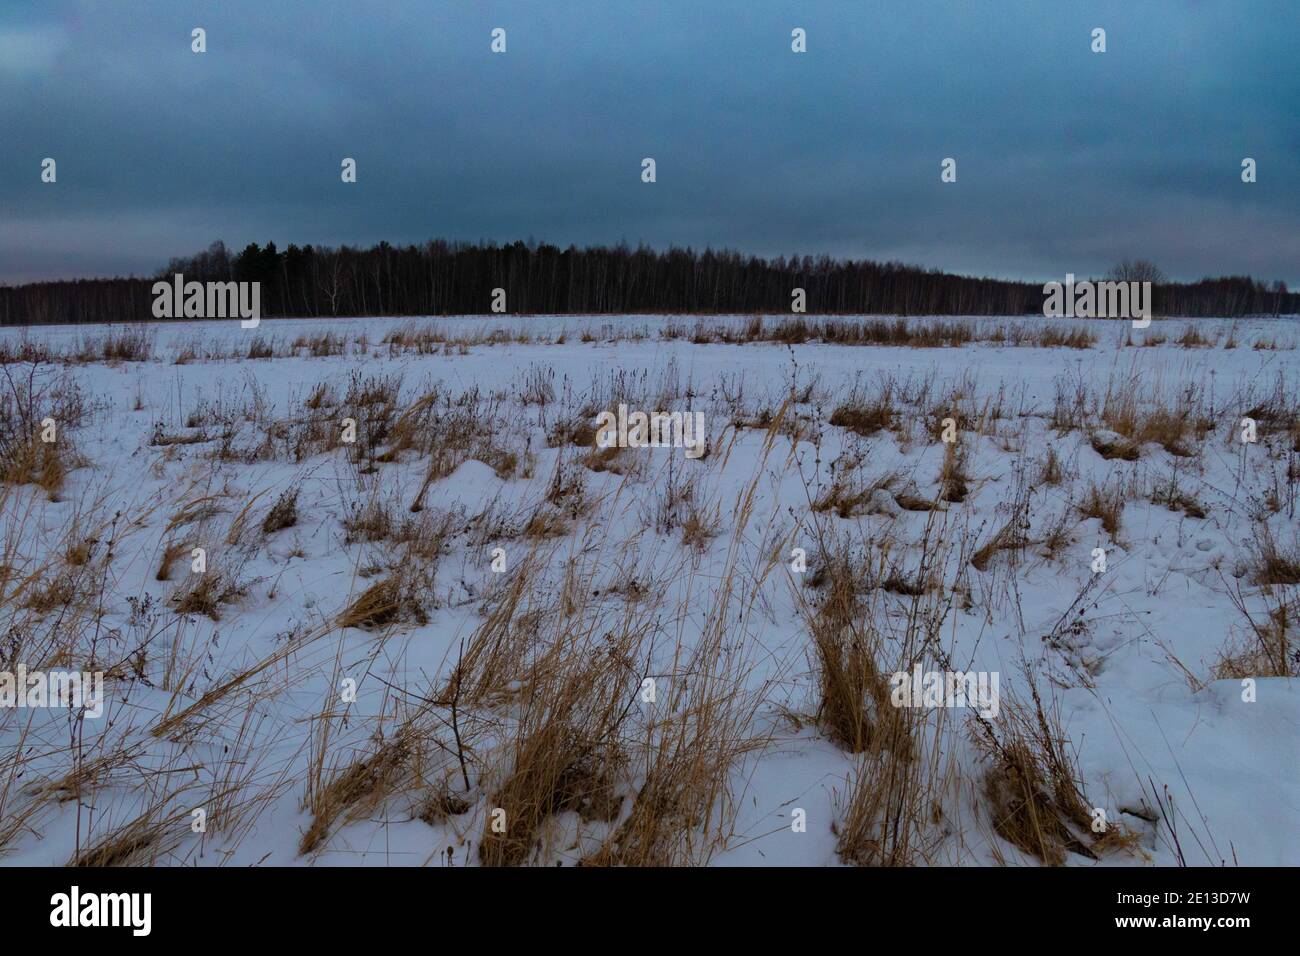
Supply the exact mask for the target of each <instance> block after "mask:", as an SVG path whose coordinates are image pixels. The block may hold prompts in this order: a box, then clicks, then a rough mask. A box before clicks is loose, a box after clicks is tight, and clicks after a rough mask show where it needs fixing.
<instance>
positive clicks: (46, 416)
mask: <svg viewBox="0 0 1300 956" xmlns="http://www.w3.org/2000/svg"><path fill="white" fill-rule="evenodd" d="M789 321H790V319H789V317H767V318H766V320H764V321H761V322H757V321H756V320H755V319H754V318H752V317H736V318H734V319H713V318H710V319H702V320H701V319H696V318H694V317H685V318H683V317H642V316H633V317H627V318H613V319H611V318H609V317H591V318H585V317H572V316H569V317H546V316H540V317H511V316H490V317H474V318H456V319H364V320H363V319H335V320H320V321H314V320H297V319H295V320H288V319H284V320H263V322H262V323H261V325H260V327H259V328H257V329H255V330H245V329H241V328H240V326H239V323H238V321H233V320H232V321H225V322H206V323H205V322H174V323H155V324H150V325H146V326H130V327H123V326H114V327H95V328H88V327H47V328H30V329H4V330H0V359H3V364H0V374H3V380H2V381H0V388H2V389H3V393H4V396H3V399H0V412H2V415H0V419H2V421H3V439H2V443H0V450H2V451H3V459H2V460H0V465H2V466H3V468H4V477H5V483H4V484H0V502H3V520H2V522H0V535H2V536H3V543H2V545H0V547H2V548H3V553H2V554H0V614H2V615H3V617H4V620H3V622H0V672H10V673H15V672H16V671H17V669H18V667H19V665H22V666H23V667H24V668H25V669H26V671H27V672H29V673H30V672H39V673H46V674H49V673H53V672H58V671H77V672H86V673H88V674H90V673H95V672H102V673H103V675H104V677H103V681H104V685H103V694H104V699H103V712H102V715H100V716H94V715H93V714H91V713H89V712H87V710H86V709H82V710H75V709H73V710H69V709H59V708H51V707H43V708H42V707H29V706H21V707H20V706H7V707H5V708H3V709H0V864H8V865H13V864H20V865H21V864H42V865H45V864H63V863H67V862H73V861H81V862H86V863H99V864H121V865H137V864H145V865H148V864H154V865H182V864H184V865H235V866H243V865H256V864H268V865H269V864H275V865H289V864H300V865H454V866H461V865H483V864H522V865H556V864H557V863H560V864H562V865H566V866H567V865H575V864H578V863H583V864H587V865H605V864H634V865H635V864H672V865H699V864H705V863H708V864H718V865H762V866H773V865H838V864H842V863H843V864H855V863H856V864H868V865H870V864H903V865H926V864H933V865H947V864H960V865H997V864H1010V865H1041V864H1060V863H1064V864H1068V865H1083V866H1096V865H1101V866H1151V865H1160V866H1169V865H1176V864H1178V863H1180V862H1183V863H1186V864H1189V865H1206V864H1209V865H1220V864H1225V863H1226V864H1227V865H1233V864H1242V865H1247V864H1253V865H1269V866H1274V865H1289V866H1294V865H1298V864H1300V763H1298V762H1297V744H1298V743H1300V692H1298V691H1297V689H1296V688H1295V687H1294V684H1293V681H1292V680H1291V675H1292V674H1293V673H1294V671H1295V670H1296V668H1297V667H1298V666H1300V655H1298V654H1297V651H1296V650H1295V647H1296V644H1295V638H1296V630H1295V628H1296V621H1297V619H1298V618H1297V615H1300V603H1298V596H1300V591H1298V590H1297V588H1298V587H1300V523H1297V514H1296V506H1297V489H1300V417H1298V409H1300V381H1298V380H1300V360H1298V358H1297V355H1298V353H1297V351H1296V346H1297V343H1298V342H1300V326H1298V324H1297V323H1296V322H1295V320H1293V319H1292V320H1287V319H1279V320H1266V319H1261V320H1249V321H1228V320H1199V321H1195V322H1188V321H1183V320H1164V321H1161V320H1157V321H1156V322H1155V323H1153V324H1152V326H1151V327H1150V328H1149V329H1146V330H1133V329H1130V328H1129V327H1128V325H1127V323H1118V322H1100V321H1068V320H1050V321H1049V320H1046V319H1038V318H1023V319H970V320H960V319H959V320H948V319H912V320H907V321H906V322H904V323H902V325H896V324H895V322H896V320H894V319H892V318H890V319H883V320H871V319H841V320H837V321H838V322H839V323H840V324H839V325H838V326H836V328H837V329H838V330H839V331H838V332H837V335H839V338H838V339H837V340H836V341H830V342H828V341H822V340H820V338H819V335H818V330H817V324H818V323H821V322H822V321H823V320H821V319H815V318H811V317H810V318H809V319H808V323H809V324H810V325H811V326H813V328H812V330H811V332H808V331H807V330H804V331H801V330H798V329H792V328H791V327H790V326H789V325H783V323H788V322H789ZM870 322H876V323H877V327H876V330H875V331H874V332H872V333H870V335H868V336H866V337H865V339H863V341H864V342H865V344H849V343H851V342H852V341H854V339H853V335H852V334H849V333H844V329H845V328H846V327H847V328H850V329H851V328H854V327H856V326H858V325H860V324H866V323H870ZM1047 329H1050V330H1053V332H1052V335H1051V336H1049V337H1046V338H1044V337H1043V336H1044V330H1047ZM866 339H869V340H870V341H866ZM1060 343H1064V344H1060ZM619 405H625V406H626V407H627V408H628V409H630V410H642V411H645V412H647V413H650V412H665V413H667V412H674V411H680V412H683V413H692V414H693V413H696V412H698V413H702V416H703V422H704V431H705V434H706V435H707V445H706V446H705V448H704V449H703V452H704V453H703V454H702V455H701V456H699V457H698V458H693V457H690V456H688V455H687V454H686V451H687V450H686V449H683V448H672V447H660V448H643V447H630V448H618V447H613V448H604V447H600V443H599V442H598V441H597V438H598V437H599V436H597V435H596V434H595V433H594V431H593V429H594V426H595V425H596V424H597V422H598V416H599V414H600V413H601V412H603V411H607V410H608V411H616V410H617V409H618V406H619ZM1243 419H1250V422H1248V423H1243ZM51 425H52V430H51ZM1252 429H1253V431H1252ZM1248 431H1250V432H1251V434H1250V436H1249V437H1251V438H1253V439H1254V440H1253V441H1250V440H1244V439H1243V436H1244V435H1246V433H1247V432H1248ZM42 439H46V440H42ZM957 672H960V673H961V674H967V675H979V680H981V681H983V682H984V684H983V686H986V687H992V688H995V689H996V697H995V698H986V699H984V700H983V701H982V702H974V703H975V706H967V705H966V704H968V703H971V702H967V701H963V700H961V699H960V695H959V696H958V699H955V700H954V699H949V697H948V696H947V695H946V693H945V694H943V695H940V698H939V699H934V698H926V699H921V700H916V701H914V702H913V703H915V704H916V705H917V706H900V705H899V698H898V693H899V689H900V687H901V688H902V689H905V690H906V689H909V688H912V687H914V686H915V687H917V688H918V689H920V688H921V687H923V686H924V685H925V683H926V682H927V681H928V676H927V675H930V674H938V675H940V678H941V679H943V678H945V677H946V675H951V674H953V673H957ZM898 673H905V674H906V675H907V678H906V682H905V683H903V684H900V683H899V681H898V680H896V679H894V677H893V675H895V674H898ZM914 675H916V676H915V684H914V683H913V681H914ZM972 679H975V678H974V676H972ZM944 686H945V688H946V687H947V686H948V685H947V684H945V685H944ZM958 686H961V685H960V683H959V684H958ZM2 690H3V685H2V684H0V691H2ZM0 700H3V698H0ZM16 702H17V701H16V698H13V697H11V704H16ZM981 703H982V704H983V705H984V706H981ZM988 705H992V706H988Z"/></svg>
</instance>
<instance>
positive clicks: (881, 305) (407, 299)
mask: <svg viewBox="0 0 1300 956" xmlns="http://www.w3.org/2000/svg"><path fill="white" fill-rule="evenodd" d="M177 272H179V273H181V274H183V275H184V276H185V279H186V281H191V280H197V281H201V282H206V281H222V282H228V281H231V280H234V281H251V282H260V283H261V284H262V287H261V304H262V315H263V316H265V317H289V316H311V317H316V316H370V315H374V316H385V315H387V316H393V315H411V316H416V315H467V314H484V313H489V312H490V311H491V308H490V305H491V302H492V295H493V290H494V289H498V288H500V289H504V290H505V293H506V308H505V311H506V312H507V313H510V314H516V315H517V314H530V313H531V314H611V315H618V314H753V313H769V314H776V313H789V312H790V311H791V295H792V290H794V289H797V288H801V289H803V290H805V295H806V309H807V312H808V313H810V314H837V315H856V314H869V315H981V316H987V315H1041V314H1042V306H1043V290H1042V284H1041V283H1030V282H1010V281H1005V280H1000V279H986V278H971V277H967V276H958V275H951V274H948V273H944V272H941V271H939V270H933V269H923V268H920V267H917V266H911V265H904V264H902V263H897V262H887V263H879V262H872V261H869V260H841V259H832V258H830V257H826V256H821V257H817V258H813V257H809V256H804V257H797V256H796V257H791V258H785V257H779V258H776V259H763V258H758V257H754V256H746V255H742V254H740V253H737V252H731V251H713V250H708V249H706V250H704V251H695V250H692V249H690V248H686V249H681V248H672V249H668V250H666V251H656V250H653V249H649V248H645V247H641V248H636V249H632V248H629V247H627V246H626V245H618V246H612V247H611V246H593V247H587V248H582V249H578V248H575V247H573V246H570V247H568V248H567V249H561V248H559V247H557V246H553V245H546V244H537V243H533V242H529V243H524V242H515V243H511V244H508V245H497V244H495V243H461V242H454V243H453V242H446V241H441V240H435V241H430V242H427V243H425V244H423V245H419V246H415V245H408V246H400V247H399V246H393V245H390V244H388V243H387V242H381V243H379V244H378V245H376V246H372V247H370V248H368V249H361V248H352V247H349V246H343V247H341V248H337V249H336V248H327V247H316V246H311V245H306V246H301V247H300V246H297V245H290V246H288V248H286V249H284V250H283V251H281V250H279V249H277V248H276V246H275V243H273V242H271V243H267V244H266V245H265V246H260V245H258V244H256V243H253V244H250V245H248V246H247V247H245V248H244V249H243V250H242V251H241V252H239V253H238V254H231V253H230V252H229V251H228V250H227V249H226V247H225V246H224V245H223V244H222V243H220V242H215V243H213V244H212V245H211V246H210V247H209V248H208V249H207V250H206V251H204V252H201V253H199V254H198V255H194V256H188V257H184V258H178V259H173V260H172V261H171V263H170V264H169V265H168V266H167V268H165V269H161V270H159V272H158V274H157V275H156V276H151V277H131V278H113V279H78V280H68V281H56V282H37V283H30V284H26V285H19V286H11V287H0V324H3V325H26V324H32V325H38V324H50V323H93V322H133V321H140V320H148V319H151V318H152V311H151V307H152V302H153V296H152V291H151V286H152V284H153V283H154V282H155V281H157V279H159V278H170V277H171V276H172V275H174V274H175V273H177ZM1156 275H1157V277H1158V276H1159V273H1158V272H1157V273H1156ZM1114 277H1115V278H1125V276H1124V275H1122V274H1115V275H1114ZM1050 278H1051V279H1052V280H1053V281H1061V280H1062V279H1063V278H1064V277H1061V276H1055V277H1050ZM1079 278H1080V279H1082V278H1085V277H1084V276H1080V277H1079ZM1098 278H1101V277H1098ZM1152 292H1153V298H1154V311H1155V314H1156V315H1167V316H1186V317H1201V316H1225V317H1239V316H1248V315H1279V314H1281V315H1293V314H1296V313H1297V312H1300V294H1297V293H1293V292H1290V291H1288V290H1287V288H1286V285H1285V283H1282V282H1273V283H1264V282H1261V281H1258V280H1255V279H1252V278H1250V277H1245V276H1233V277H1223V278H1215V279H1209V278H1207V279H1202V280H1200V281H1197V282H1191V283H1177V282H1166V281H1158V282H1156V284H1155V285H1154V286H1153V289H1152Z"/></svg>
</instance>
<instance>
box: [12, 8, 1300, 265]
mask: <svg viewBox="0 0 1300 956" xmlns="http://www.w3.org/2000/svg"><path fill="white" fill-rule="evenodd" d="M194 27H202V28H204V29H205V30H206V31H207V47H208V49H207V52H206V53H203V54H195V53H192V52H191V50H190V31H191V30H192V29H193V28H194ZM494 27H503V28H505V29H506V31H507V52H506V53H504V54H500V55H496V54H493V53H492V52H491V50H490V48H489V46H490V41H491V38H490V32H491V30H492V28H494ZM795 27H802V28H804V29H805V30H806V31H807V38H808V39H807V44H808V52H807V53H806V54H795V53H793V52H791V49H790V31H791V30H792V29H793V28H795ZM1094 27H1103V28H1104V29H1105V30H1106V42H1107V52H1105V53H1103V54H1094V53H1093V52H1092V51H1091V49H1090V44H1091V36H1090V34H1091V31H1092V29H1093V28H1094ZM345 156H350V157H355V159H356V160H357V164H358V182H357V183H356V184H355V185H345V184H343V183H342V182H341V181H340V176H339V171H340V170H339V163H340V160H341V159H342V158H343V157H345ZM645 156H652V157H654V158H655V160H656V162H657V174H658V181H657V182H656V183H654V184H653V185H646V184H643V183H642V182H641V178H640V173H641V159H642V158H643V157H645ZM948 156H951V157H954V158H956V160H957V164H958V165H957V171H958V175H957V182H956V183H955V184H944V183H941V182H940V176H939V173H940V162H941V160H942V159H943V158H944V157H948ZM1247 156H1249V157H1253V158H1254V159H1255V160H1256V161H1257V163H1258V182H1256V183H1254V184H1251V185H1247V184H1243V183H1242V182H1241V177H1240V172H1241V160H1242V158H1243V157H1247ZM45 157H53V158H55V159H56V160H57V163H58V182H57V183H55V184H53V185H49V184H43V183H41V181H40V164H41V161H42V159H44V158H45ZM529 236H532V237H535V238H537V239H538V240H544V241H548V242H553V243H556V244H560V245H567V244H568V243H571V242H572V243H577V244H579V245H582V244H585V243H613V242H618V241H620V240H625V241H627V242H628V243H630V244H633V245H635V244H636V243H638V242H645V243H648V244H650V245H652V246H655V247H658V248H662V247H665V246H668V245H670V244H677V245H683V246H684V245H690V246H695V247H702V246H705V245H712V246H714V247H721V246H725V247H729V248H734V249H739V250H741V251H744V252H752V253H756V254H761V255H777V254H787V255H788V254H793V253H799V254H805V253H807V254H819V253H829V254H832V255H837V256H851V257H862V258H871V259H882V260H883V259H901V260H904V261H907V262H913V263H918V264H921V265H925V266H930V267H935V268H941V269H945V270H948V271H954V272H962V273H968V274H979V275H995V276H1002V277H1010V278H1030V279H1036V280H1046V279H1050V278H1059V277H1061V276H1063V275H1064V274H1065V273H1066V272H1067V271H1068V272H1074V273H1076V274H1079V275H1088V274H1099V273H1101V272H1103V271H1105V270H1106V268H1107V267H1108V266H1109V265H1110V264H1111V263H1112V262H1114V261H1115V260H1117V259H1119V258H1122V257H1126V256H1128V257H1131V256H1145V257H1148V258H1151V259H1153V260H1155V261H1156V262H1157V263H1158V264H1160V265H1161V266H1163V268H1164V269H1165V271H1166V272H1167V273H1168V274H1169V275H1170V276H1172V277H1174V278H1178V279H1196V278H1200V277H1202V276H1204V275H1222V274H1241V273H1251V274H1254V275H1255V276H1257V277H1259V278H1265V279H1278V278H1280V279H1284V280H1286V281H1287V282H1288V284H1290V285H1291V286H1292V287H1293V288H1294V287H1298V286H1300V8H1298V7H1297V5H1296V0H1276V2H1273V0H1223V2H1219V0H1199V2H1198V0H1142V2H1140V3H1136V2H1132V0H1118V2H1065V0H1019V2H1012V0H946V2H941V0H889V2H866V0H845V2H833V0H800V2H793V0H788V2H776V0H553V2H534V0H513V2H471V0H420V2H416V0H383V2H361V0H356V2H339V0H311V2H302V0H275V2H270V0H255V2H250V0H86V2H67V0H39V2H26V0H4V3H3V5H0V281H7V282H18V281H25V280H30V279H34V278H46V277H72V276H82V275H86V276H90V275H114V274H129V273H135V274H149V273H152V272H153V271H154V270H156V269H157V268H159V267H161V266H162V265H164V264H165V263H166V261H167V259H168V258H170V257H171V256H173V255H181V254H188V253H192V252H195V251H198V250H199V249H201V248H203V247H206V246H207V245H208V243H209V242H211V241H212V240H214V239H218V238H220V239H224V240H225V242H226V243H227V245H229V246H232V247H236V248H238V247H240V246H242V245H243V244H245V243H247V242H250V241H258V242H264V241H266V240H268V239H270V240H274V241H275V242H276V243H277V244H278V245H279V246H280V247H281V248H283V247H284V246H285V245H287V244H288V243H289V242H297V243H299V244H305V243H308V242H312V243H318V244H321V243H324V244H330V245H337V244H341V243H350V244H361V243H365V244H368V243H371V242H376V241H378V240H380V239H387V240H389V241H391V242H394V243H406V242H421V241H423V240H425V239H428V238H433V237H444V238H452V239H469V240H476V239H496V240H500V241H510V240H513V239H516V238H528V237H529Z"/></svg>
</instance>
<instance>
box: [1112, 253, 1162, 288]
mask: <svg viewBox="0 0 1300 956" xmlns="http://www.w3.org/2000/svg"><path fill="white" fill-rule="evenodd" d="M1110 278H1112V279H1115V280H1117V281H1119V282H1150V283H1151V284H1152V285H1163V284H1164V283H1165V282H1167V281H1169V280H1168V279H1167V278H1166V276H1165V273H1164V270H1163V269H1161V268H1160V267H1159V266H1158V265H1156V264H1155V263H1154V262H1152V261H1151V260H1150V259H1122V260H1120V261H1119V262H1118V263H1116V264H1115V266H1114V267H1113V268H1112V269H1111V270H1110Z"/></svg>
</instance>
